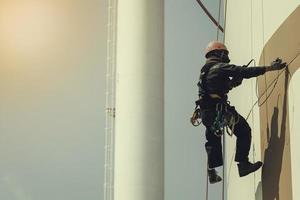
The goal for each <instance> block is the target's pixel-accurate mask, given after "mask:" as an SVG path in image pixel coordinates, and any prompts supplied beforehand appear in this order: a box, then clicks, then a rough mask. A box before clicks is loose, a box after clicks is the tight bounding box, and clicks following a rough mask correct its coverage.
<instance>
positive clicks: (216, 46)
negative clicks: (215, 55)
mask: <svg viewBox="0 0 300 200" xmlns="http://www.w3.org/2000/svg"><path fill="white" fill-rule="evenodd" d="M214 50H225V51H227V53H228V49H227V47H226V46H225V45H224V44H223V43H222V42H219V41H211V42H210V43H208V45H207V47H206V49H205V57H206V58H207V57H208V54H209V53H210V52H212V51H214Z"/></svg>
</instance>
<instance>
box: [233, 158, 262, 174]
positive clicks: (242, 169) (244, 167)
mask: <svg viewBox="0 0 300 200" xmlns="http://www.w3.org/2000/svg"><path fill="white" fill-rule="evenodd" d="M262 164H263V163H262V162H260V161H258V162H256V163H250V162H249V161H245V162H240V163H239V164H238V168H239V175H240V177H243V176H246V175H248V174H250V173H252V172H255V171H256V170H258V169H259V168H260V167H261V166H262Z"/></svg>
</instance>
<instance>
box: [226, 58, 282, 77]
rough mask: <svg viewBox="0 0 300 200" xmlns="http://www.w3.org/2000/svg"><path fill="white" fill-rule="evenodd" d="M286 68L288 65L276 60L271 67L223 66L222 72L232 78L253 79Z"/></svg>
mask: <svg viewBox="0 0 300 200" xmlns="http://www.w3.org/2000/svg"><path fill="white" fill-rule="evenodd" d="M284 67H286V63H282V60H280V59H276V60H275V61H273V62H272V63H271V66H263V67H243V66H236V65H230V64H226V65H223V66H222V67H221V68H220V70H221V71H222V72H223V73H225V74H227V75H228V76H230V77H241V78H246V79H248V78H252V77H257V76H260V75H263V74H264V73H266V72H267V71H274V70H280V69H283V68H284Z"/></svg>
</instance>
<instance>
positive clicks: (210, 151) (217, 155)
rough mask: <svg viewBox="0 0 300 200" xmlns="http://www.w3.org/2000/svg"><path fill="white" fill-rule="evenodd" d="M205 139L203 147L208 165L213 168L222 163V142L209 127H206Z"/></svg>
mask: <svg viewBox="0 0 300 200" xmlns="http://www.w3.org/2000/svg"><path fill="white" fill-rule="evenodd" d="M205 134H206V139H207V142H206V144H205V149H206V152H207V159H208V167H209V168H215V167H219V166H222V165H223V157H222V143H221V137H218V136H216V135H215V134H214V133H213V132H212V131H210V128H209V127H207V128H206V133H205Z"/></svg>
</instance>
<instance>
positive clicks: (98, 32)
mask: <svg viewBox="0 0 300 200" xmlns="http://www.w3.org/2000/svg"><path fill="white" fill-rule="evenodd" d="M105 9H106V1H105V0H84V1H79V0H78V1H77V0H76V1H74V0H43V1H35V0H26V1H19V0H0V44H1V45H0V199H3V200H54V199H55V200H82V199H88V200H99V199H103V175H104V121H105V118H104V113H105V98H104V97H105V93H104V91H105V70H106V69H105V66H106V64H105V61H106V49H105V47H106V30H105V28H106V21H107V19H106V17H107V13H106V10H105Z"/></svg>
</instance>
